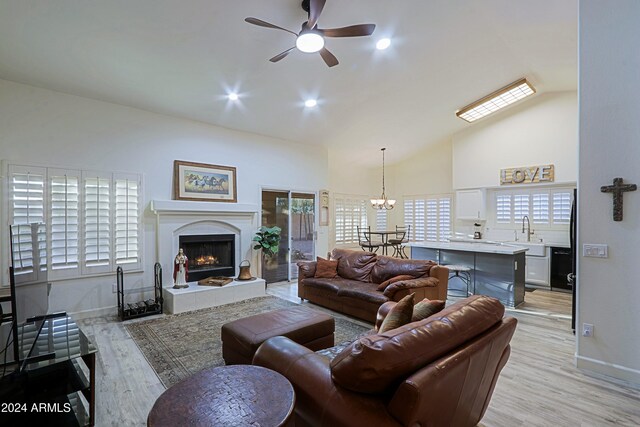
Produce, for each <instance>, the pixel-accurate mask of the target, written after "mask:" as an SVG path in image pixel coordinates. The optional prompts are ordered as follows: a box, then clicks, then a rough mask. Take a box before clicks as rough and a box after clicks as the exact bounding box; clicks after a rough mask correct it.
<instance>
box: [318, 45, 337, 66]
mask: <svg viewBox="0 0 640 427" xmlns="http://www.w3.org/2000/svg"><path fill="white" fill-rule="evenodd" d="M320 56H322V59H324V62H325V63H326V64H327V66H329V67H333V66H335V65H338V58H336V57H335V55H334V54H333V53H331V52H329V51H328V50H327V48H325V47H323V48H322V49H320Z"/></svg>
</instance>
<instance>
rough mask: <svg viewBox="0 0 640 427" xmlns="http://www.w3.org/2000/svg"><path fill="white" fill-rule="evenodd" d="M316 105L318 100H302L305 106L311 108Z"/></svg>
mask: <svg viewBox="0 0 640 427" xmlns="http://www.w3.org/2000/svg"><path fill="white" fill-rule="evenodd" d="M316 105H318V101H316V100H315V99H307V100H306V101H304V106H305V107H308V108H313V107H315V106H316Z"/></svg>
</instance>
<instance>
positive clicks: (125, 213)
mask: <svg viewBox="0 0 640 427" xmlns="http://www.w3.org/2000/svg"><path fill="white" fill-rule="evenodd" d="M115 187H116V194H115V200H116V203H115V235H116V238H115V245H116V252H115V253H116V264H130V263H137V262H138V259H139V255H138V252H139V249H138V241H139V239H138V232H139V230H138V224H139V216H138V212H139V210H138V200H139V194H138V190H139V186H138V181H137V180H136V179H116V180H115Z"/></svg>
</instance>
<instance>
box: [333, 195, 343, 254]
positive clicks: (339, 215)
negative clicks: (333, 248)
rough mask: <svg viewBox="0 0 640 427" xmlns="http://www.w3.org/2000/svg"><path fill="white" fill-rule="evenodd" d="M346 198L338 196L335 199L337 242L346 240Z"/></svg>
mask: <svg viewBox="0 0 640 427" xmlns="http://www.w3.org/2000/svg"><path fill="white" fill-rule="evenodd" d="M344 202H345V200H344V199H343V198H338V197H336V198H335V199H334V206H335V214H336V217H335V232H336V244H343V243H344V242H345V233H344V229H345V205H344Z"/></svg>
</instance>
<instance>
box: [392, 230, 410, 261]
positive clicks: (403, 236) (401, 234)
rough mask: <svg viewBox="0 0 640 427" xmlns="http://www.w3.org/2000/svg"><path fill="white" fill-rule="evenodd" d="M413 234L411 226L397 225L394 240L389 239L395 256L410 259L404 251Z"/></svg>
mask: <svg viewBox="0 0 640 427" xmlns="http://www.w3.org/2000/svg"><path fill="white" fill-rule="evenodd" d="M410 234H411V225H406V226H405V225H396V235H395V237H394V238H393V239H389V244H390V245H391V246H392V247H393V256H399V257H400V258H403V259H406V258H408V256H407V254H406V253H405V251H404V248H405V243H409V235H410Z"/></svg>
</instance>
